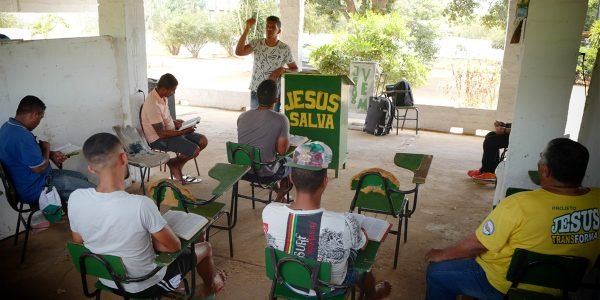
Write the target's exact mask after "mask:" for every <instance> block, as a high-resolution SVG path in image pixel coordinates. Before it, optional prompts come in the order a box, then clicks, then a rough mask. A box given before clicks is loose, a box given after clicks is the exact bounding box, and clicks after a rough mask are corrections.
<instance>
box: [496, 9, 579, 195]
mask: <svg viewBox="0 0 600 300" xmlns="http://www.w3.org/2000/svg"><path fill="white" fill-rule="evenodd" d="M586 10H587V1H586V0H532V1H531V2H530V5H529V15H528V18H527V23H526V24H525V26H526V27H525V28H526V29H525V32H524V36H523V37H522V41H521V43H523V46H522V47H523V54H522V58H521V72H520V75H519V85H518V87H517V93H516V101H515V113H514V120H513V130H512V134H511V136H510V147H509V151H508V161H507V164H506V172H505V176H506V177H505V180H504V183H503V184H502V186H498V188H499V189H501V191H505V190H506V188H507V187H530V188H531V187H534V186H533V184H531V183H530V182H531V181H530V179H529V177H528V175H527V171H528V170H533V169H537V161H538V160H539V153H540V152H541V151H542V150H543V148H544V146H545V145H546V144H547V142H548V141H549V140H551V139H553V138H556V137H561V136H563V134H564V132H565V124H566V120H567V112H568V108H569V99H570V95H571V89H572V87H573V82H574V80H575V65H576V63H577V55H578V53H579V42H580V39H581V31H582V30H583V22H584V19H585V13H586ZM510 35H511V34H510V33H509V36H510Z"/></svg>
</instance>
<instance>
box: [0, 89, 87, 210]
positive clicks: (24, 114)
mask: <svg viewBox="0 0 600 300" xmlns="http://www.w3.org/2000/svg"><path fill="white" fill-rule="evenodd" d="M45 111H46V105H45V104H44V102H42V100H40V99H39V98H38V97H36V96H25V98H23V99H21V102H20V103H19V107H18V108H17V113H16V115H15V117H14V118H10V119H9V120H8V121H7V122H6V123H4V125H2V127H0V141H2V143H1V144H0V162H1V163H2V165H3V166H4V169H5V171H6V172H7V174H8V176H9V177H10V179H11V180H12V182H13V184H14V185H15V189H16V191H17V195H18V196H19V199H20V201H21V202H23V203H28V204H37V203H38V200H39V197H40V194H41V192H42V189H43V187H44V185H46V184H50V185H52V186H54V187H56V189H57V190H58V194H59V195H60V198H61V200H62V202H63V207H66V206H65V205H64V204H65V202H66V201H67V200H68V199H69V195H70V194H71V192H73V191H74V190H76V189H79V188H90V187H94V184H92V183H91V182H89V181H88V180H87V178H86V177H85V176H84V175H83V174H81V173H79V172H75V171H68V170H56V169H52V168H51V167H50V160H52V162H54V164H56V165H60V164H62V163H63V162H64V161H65V160H66V159H67V157H66V156H65V155H64V154H63V153H61V152H60V151H50V144H49V143H48V142H45V141H39V142H38V141H36V137H35V136H34V135H33V133H32V131H33V130H34V129H35V128H36V127H37V126H38V125H39V124H40V122H41V121H42V118H44V113H45Z"/></svg>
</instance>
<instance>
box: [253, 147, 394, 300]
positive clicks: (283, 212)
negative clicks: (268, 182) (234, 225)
mask: <svg viewBox="0 0 600 300" xmlns="http://www.w3.org/2000/svg"><path fill="white" fill-rule="evenodd" d="M331 153H332V152H331V149H330V148H329V147H328V146H327V145H325V144H324V143H322V142H318V141H316V142H312V143H307V144H303V145H300V146H299V147H298V148H296V149H295V150H294V155H293V158H292V160H291V161H290V162H288V165H290V166H291V167H292V177H291V179H292V182H293V183H294V186H295V187H296V198H295V199H296V200H295V201H294V202H293V203H291V204H284V203H271V204H269V205H267V206H266V207H265V209H264V210H263V215H262V217H263V229H264V232H265V236H266V238H267V244H268V245H269V246H271V247H274V248H275V249H278V250H281V251H285V252H287V253H289V254H292V255H295V256H299V257H303V258H310V259H314V260H319V261H325V262H330V263H331V282H330V283H332V284H336V285H344V286H352V285H353V284H361V290H363V291H364V292H365V293H366V297H367V299H382V298H385V297H387V296H389V294H390V290H391V286H390V284H389V283H388V282H387V281H384V282H381V283H380V284H377V286H376V285H375V278H374V276H373V274H372V273H371V272H370V273H367V274H358V273H355V272H354V270H353V261H354V258H356V254H357V251H358V250H360V249H362V248H364V247H365V246H366V245H367V235H366V233H365V232H364V230H362V228H361V226H360V223H359V222H358V221H357V219H356V218H355V217H354V216H353V215H352V214H349V213H338V212H331V211H327V210H325V209H323V208H321V197H322V196H323V192H324V191H325V187H326V186H327V183H328V179H327V166H328V165H329V163H330V162H331ZM363 276H364V278H363ZM294 290H295V291H296V292H297V293H301V294H307V295H310V294H314V291H302V290H298V289H294ZM340 291H343V289H342V290H340V289H338V290H333V291H332V292H331V293H339V292H340Z"/></svg>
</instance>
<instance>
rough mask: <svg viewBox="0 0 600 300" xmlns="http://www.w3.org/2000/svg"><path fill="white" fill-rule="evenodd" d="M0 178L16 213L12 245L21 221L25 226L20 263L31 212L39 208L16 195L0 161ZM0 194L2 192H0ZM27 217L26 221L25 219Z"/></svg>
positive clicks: (24, 248) (23, 260) (28, 229)
mask: <svg viewBox="0 0 600 300" xmlns="http://www.w3.org/2000/svg"><path fill="white" fill-rule="evenodd" d="M0 178H1V179H2V184H3V186H4V195H5V196H6V200H8V204H10V207H12V209H13V210H14V211H16V212H17V213H18V216H17V227H16V229H15V241H14V243H13V245H15V246H16V245H17V242H18V240H19V229H20V228H21V223H23V226H25V242H23V248H21V263H24V262H25V252H26V251H27V242H28V241H29V231H31V218H32V217H33V214H34V213H35V212H36V211H38V210H39V209H40V208H39V206H38V205H35V204H24V203H23V202H21V200H20V199H19V196H17V191H16V190H15V187H14V185H13V183H12V180H11V179H10V178H9V177H8V174H6V171H5V169H4V165H3V164H1V163H0ZM0 195H2V193H1V192H0ZM23 205H27V207H23ZM25 218H27V221H25Z"/></svg>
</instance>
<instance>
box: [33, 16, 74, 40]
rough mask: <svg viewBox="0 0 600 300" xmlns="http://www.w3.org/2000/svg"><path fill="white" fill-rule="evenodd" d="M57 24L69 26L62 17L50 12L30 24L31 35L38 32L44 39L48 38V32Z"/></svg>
mask: <svg viewBox="0 0 600 300" xmlns="http://www.w3.org/2000/svg"><path fill="white" fill-rule="evenodd" d="M58 25H62V26H63V27H65V28H69V24H67V22H66V21H65V20H64V19H63V18H61V17H59V16H55V15H52V14H49V15H44V16H42V17H41V18H39V19H38V20H37V21H36V22H35V23H33V24H32V25H31V27H30V29H31V37H34V36H36V35H38V34H39V35H42V36H43V37H44V38H45V39H46V38H48V33H50V32H51V31H53V30H54V29H55V28H56V26H58Z"/></svg>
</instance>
